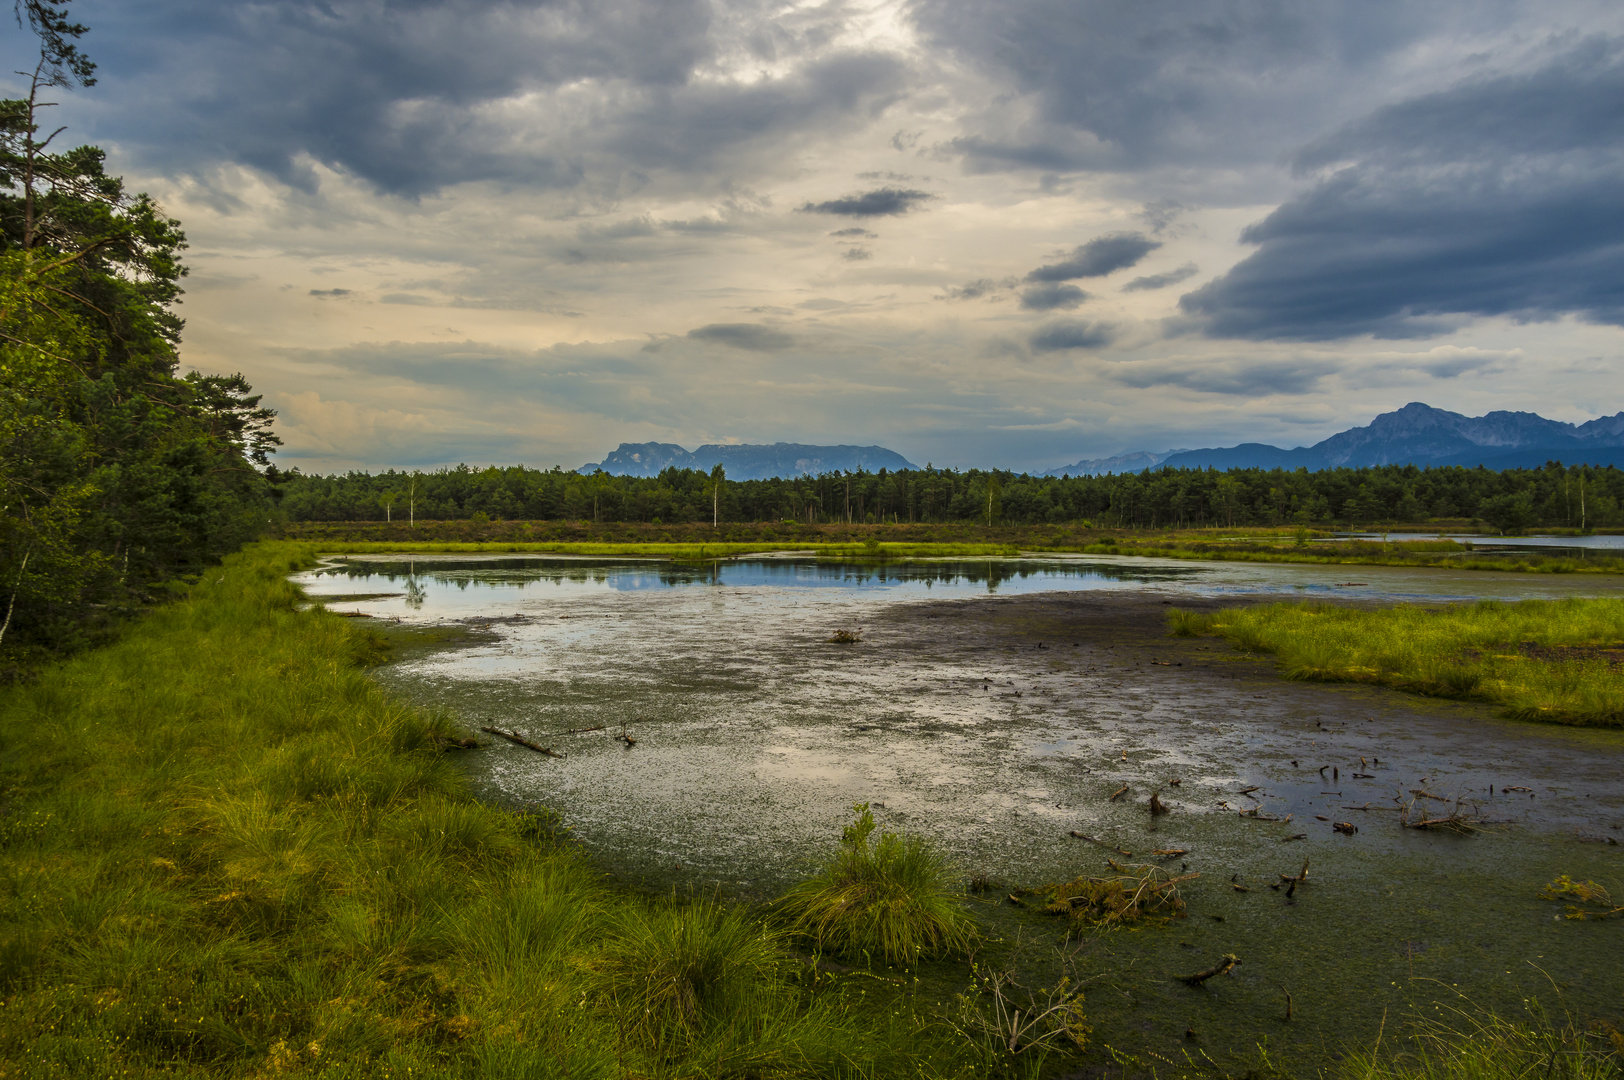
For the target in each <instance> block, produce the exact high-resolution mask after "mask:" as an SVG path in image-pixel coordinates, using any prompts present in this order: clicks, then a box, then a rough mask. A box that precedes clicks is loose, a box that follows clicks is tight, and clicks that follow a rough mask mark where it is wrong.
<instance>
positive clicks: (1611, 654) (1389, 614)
mask: <svg viewBox="0 0 1624 1080" xmlns="http://www.w3.org/2000/svg"><path fill="white" fill-rule="evenodd" d="M1169 621H1170V625H1171V627H1172V630H1173V632H1174V633H1175V634H1179V635H1190V634H1217V635H1221V636H1223V637H1225V638H1227V639H1228V640H1229V641H1231V642H1233V643H1234V644H1235V646H1236V647H1237V648H1240V649H1245V650H1248V651H1253V652H1267V653H1273V654H1275V655H1276V656H1277V657H1279V668H1280V671H1281V673H1282V674H1284V675H1285V676H1286V677H1287V678H1290V679H1305V680H1317V681H1323V682H1369V683H1378V684H1380V685H1383V686H1392V687H1396V688H1398V689H1401V690H1408V691H1411V692H1413V693H1418V694H1426V695H1429V696H1432V697H1447V698H1463V699H1470V700H1476V701H1487V702H1491V703H1493V704H1496V705H1500V706H1502V707H1503V708H1504V710H1505V713H1506V715H1508V716H1512V717H1517V718H1520V719H1527V720H1545V721H1551V722H1555V723H1562V724H1595V725H1602V726H1608V727H1621V726H1624V599H1567V600H1523V601H1519V602H1516V603H1503V602H1500V601H1494V600H1485V601H1482V602H1480V603H1476V604H1470V605H1461V606H1451V607H1444V608H1431V607H1421V606H1416V605H1410V604H1404V605H1399V606H1397V607H1391V608H1384V609H1381V610H1378V611H1367V610H1358V609H1353V608H1345V607H1337V606H1334V605H1329V604H1270V605H1267V606H1263V607H1254V608H1245V609H1230V610H1225V611H1219V612H1214V613H1211V614H1198V613H1195V612H1188V611H1181V610H1174V611H1173V612H1172V613H1171V614H1170V616H1169Z"/></svg>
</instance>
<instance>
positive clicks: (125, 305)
mask: <svg viewBox="0 0 1624 1080" xmlns="http://www.w3.org/2000/svg"><path fill="white" fill-rule="evenodd" d="M18 16H19V19H20V20H21V21H26V22H27V23H28V25H29V27H30V28H31V29H32V30H33V31H34V32H35V33H36V34H37V36H38V38H39V41H40V45H41V49H40V55H39V62H38V66H37V67H36V68H35V69H34V71H33V73H32V76H31V78H30V81H29V83H28V84H27V85H28V89H29V96H28V97H27V98H24V99H16V100H7V101H0V678H3V677H4V676H5V674H6V673H7V672H9V671H14V670H15V668H14V667H13V666H12V662H14V661H15V660H16V659H17V658H19V657H20V656H26V655H29V654H43V653H44V652H47V651H55V650H60V649H63V648H66V647H71V646H73V645H76V644H81V643H83V642H86V641H89V640H93V639H94V638H95V637H96V632H97V630H98V628H100V627H105V626H108V625H110V624H111V623H112V622H114V621H115V620H116V618H117V617H118V615H119V614H120V613H121V612H124V611H128V610H131V609H133V608H135V607H137V606H139V605H140V604H142V603H144V602H147V601H149V600H151V599H153V598H154V597H155V596H157V595H160V594H161V593H162V591H163V586H164V583H166V582H169V581H172V580H174V579H175V578H176V577H178V576H181V575H184V574H185V573H187V572H188V571H195V570H197V569H199V568H200V567H202V566H203V565H205V564H207V563H210V562H212V561H214V560H216V559H217V558H218V557H219V556H220V555H222V554H224V553H225V552H228V551H230V550H233V549H234V548H236V547H237V546H239V545H240V544H241V543H242V542H243V541H244V540H246V539H248V538H250V537H252V536H254V535H257V534H258V533H259V532H260V531H262V530H263V529H264V527H265V525H266V522H267V520H268V518H269V517H270V509H271V507H272V505H273V501H272V498H271V486H270V484H269V483H268V481H267V479H266V475H265V473H264V471H263V470H264V469H265V468H266V467H267V466H268V464H269V459H268V456H267V455H268V454H269V452H270V451H271V450H272V449H273V448H274V446H275V445H276V443H277V441H278V440H277V439H276V437H275V436H274V435H273V434H272V433H271V430H270V425H271V420H272V415H273V414H272V413H271V411H270V410H268V409H264V408H261V407H260V405H259V399H258V398H257V397H255V396H254V395H252V394H251V393H250V389H249V387H248V384H247V383H246V382H245V381H244V380H243V378H242V376H240V375H229V376H215V375H200V374H197V373H192V374H190V375H186V376H182V375H181V374H180V372H179V359H178V355H177V349H178V346H179V343H180V334H181V329H182V326H183V324H182V321H181V319H180V318H179V317H178V315H177V314H176V310H175V308H176V305H177V304H178V303H179V300H180V295H181V289H180V279H181V278H182V277H183V276H184V275H185V273H186V270H185V267H184V266H183V265H182V264H181V262H180V252H181V250H182V249H183V248H184V247H185V246H186V238H185V235H184V234H183V233H182V232H181V229H180V223H179V222H177V221H175V220H174V219H172V218H169V217H167V216H166V215H165V214H164V213H163V211H162V210H161V208H160V207H159V206H158V205H157V204H155V203H154V202H153V201H152V200H151V199H149V198H148V197H147V196H145V195H131V194H130V193H128V192H127V191H126V190H125V188H124V182H123V181H122V180H121V179H120V178H119V177H117V176H112V175H109V174H108V173H107V172H106V170H105V169H104V168H103V159H104V155H103V152H102V151H101V150H100V149H98V148H97V147H93V146H79V147H75V148H73V149H64V150H56V149H53V146H54V142H53V140H55V139H56V137H57V136H59V135H61V134H62V132H61V131H60V130H58V131H56V132H55V133H54V134H50V135H43V137H42V130H41V124H42V110H44V109H45V108H46V107H47V105H48V104H50V103H49V102H46V101H44V100H42V97H43V95H45V94H46V93H48V92H49V91H51V90H52V89H67V88H70V87H73V86H76V85H77V86H91V85H93V84H94V82H95V79H94V77H93V72H94V70H95V66H94V65H93V64H92V63H90V61H89V60H88V59H86V57H85V56H84V54H83V53H82V52H80V51H79V48H78V46H77V44H76V39H77V38H78V37H79V36H80V35H82V34H83V33H84V32H85V29H86V28H85V27H83V26H81V25H79V24H77V23H74V22H72V21H71V20H69V19H68V18H67V16H66V8H65V7H64V6H63V5H62V4H60V3H49V2H45V0H29V2H27V3H26V4H19V5H18ZM25 74H26V73H25ZM4 657H9V658H10V661H7V660H5V659H3V658H4Z"/></svg>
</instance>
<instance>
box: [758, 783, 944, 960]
mask: <svg viewBox="0 0 1624 1080" xmlns="http://www.w3.org/2000/svg"><path fill="white" fill-rule="evenodd" d="M852 809H853V811H854V812H855V813H856V815H857V817H856V819H855V820H854V821H853V822H852V823H851V824H850V825H848V826H846V828H845V830H844V832H843V834H842V836H841V841H840V851H839V852H838V853H837V854H836V855H835V857H834V858H833V859H831V860H830V861H829V862H828V863H827V864H826V865H825V866H824V868H823V869H822V870H821V871H819V872H818V873H817V874H816V875H814V876H813V877H811V878H808V879H807V880H806V881H804V882H802V883H801V884H799V885H797V886H795V887H794V888H792V889H791V890H790V891H789V892H788V893H787V894H785V896H784V897H783V898H782V899H781V900H780V901H779V902H778V904H779V912H780V915H781V917H782V918H784V919H785V921H786V922H787V923H788V924H789V926H790V927H791V929H792V930H793V931H794V932H795V933H797V934H801V935H804V936H806V937H808V938H811V939H812V941H813V942H815V943H816V944H817V946H818V947H819V948H830V949H834V950H835V951H837V952H840V953H843V954H845V955H847V956H853V957H855V956H859V955H867V956H868V957H869V958H870V959H871V960H883V961H884V962H885V963H887V964H890V965H893V966H896V967H904V968H906V967H911V966H912V965H913V964H914V963H916V962H917V961H918V960H920V959H921V958H924V957H928V956H936V955H941V954H943V953H948V952H957V951H963V950H964V949H966V948H968V947H969V945H970V944H971V943H972V942H973V941H974V940H975V937H976V933H975V924H974V923H973V922H972V921H971V919H970V916H969V915H968V914H967V913H966V912H965V911H964V909H963V908H962V907H961V906H960V902H959V892H958V889H957V887H956V882H955V880H954V877H953V874H952V871H951V869H950V868H949V866H948V864H947V860H946V859H945V858H944V857H942V856H941V855H940V854H938V853H937V852H936V851H935V850H933V849H932V848H931V846H930V845H929V844H928V843H926V842H925V841H924V840H922V839H920V838H918V837H912V836H898V835H897V834H895V833H889V832H882V833H880V834H879V836H878V838H877V839H876V838H875V837H874V835H873V834H874V830H875V824H874V815H873V813H872V812H871V811H870V810H869V808H868V804H867V803H858V804H857V805H856V806H854V807H853V808H852Z"/></svg>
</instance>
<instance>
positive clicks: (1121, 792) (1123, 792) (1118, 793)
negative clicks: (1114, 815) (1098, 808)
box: [1111, 784, 1128, 802]
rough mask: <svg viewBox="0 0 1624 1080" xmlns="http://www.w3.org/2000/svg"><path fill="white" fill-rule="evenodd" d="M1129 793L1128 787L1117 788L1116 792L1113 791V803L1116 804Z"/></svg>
mask: <svg viewBox="0 0 1624 1080" xmlns="http://www.w3.org/2000/svg"><path fill="white" fill-rule="evenodd" d="M1127 793H1128V785H1127V784H1123V785H1122V786H1121V787H1119V788H1117V789H1116V790H1115V791H1113V792H1112V793H1111V801H1112V802H1116V801H1117V800H1118V799H1120V798H1122V796H1124V795H1126V794H1127Z"/></svg>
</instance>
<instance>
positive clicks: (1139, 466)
mask: <svg viewBox="0 0 1624 1080" xmlns="http://www.w3.org/2000/svg"><path fill="white" fill-rule="evenodd" d="M1187 453H1189V451H1188V450H1166V451H1163V452H1162V453H1160V454H1153V453H1151V452H1150V451H1149V450H1136V451H1134V452H1133V453H1131V454H1118V455H1117V456H1116V457H1102V458H1084V459H1083V460H1082V461H1079V462H1077V463H1076V464H1075V465H1062V466H1061V467H1060V468H1058V469H1050V470H1049V471H1048V472H1046V473H1043V474H1042V475H1044V476H1109V475H1110V474H1112V473H1131V472H1144V471H1145V470H1146V469H1153V468H1155V467H1156V466H1158V465H1160V464H1161V463H1162V462H1164V461H1166V460H1167V459H1168V458H1170V457H1172V456H1173V455H1174V454H1187Z"/></svg>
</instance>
